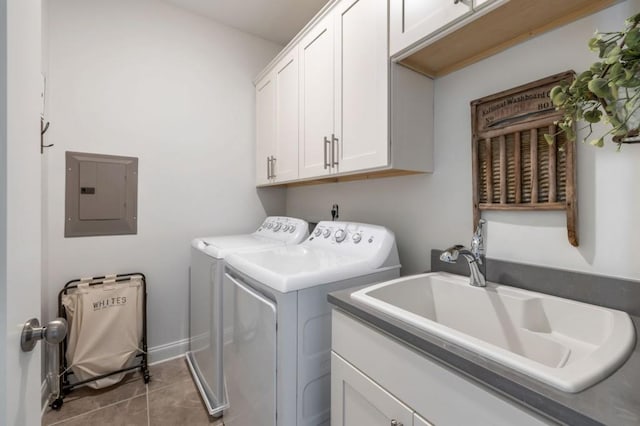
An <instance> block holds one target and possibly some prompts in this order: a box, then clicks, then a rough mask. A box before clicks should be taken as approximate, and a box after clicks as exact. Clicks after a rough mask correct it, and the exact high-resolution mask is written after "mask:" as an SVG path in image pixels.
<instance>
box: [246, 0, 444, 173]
mask: <svg viewBox="0 0 640 426" xmlns="http://www.w3.org/2000/svg"><path fill="white" fill-rule="evenodd" d="M388 36H389V28H388V9H387V3H386V2H385V1H382V0H340V1H334V2H332V3H331V4H330V5H329V6H327V8H326V9H325V10H324V11H323V13H322V15H320V16H318V17H316V18H314V21H313V24H311V25H309V26H308V27H307V28H305V29H304V30H303V32H302V33H301V34H300V35H298V36H296V39H295V40H294V41H293V42H292V43H291V44H290V45H289V46H287V47H286V48H285V50H284V51H283V52H282V53H281V54H280V55H278V57H277V59H275V60H274V61H273V63H272V64H271V65H269V67H267V69H266V70H265V71H263V73H262V74H261V77H260V79H259V81H258V83H257V86H256V90H257V92H256V101H257V103H258V107H257V115H258V116H257V118H256V123H257V129H256V131H257V133H258V135H257V145H258V146H257V150H256V156H257V160H256V161H257V176H258V178H257V185H271V184H279V183H290V182H295V181H298V180H301V179H307V180H310V179H323V178H328V177H331V178H334V177H335V178H337V179H340V178H341V177H342V176H345V175H349V176H354V175H358V176H362V177H370V176H373V175H374V174H377V175H384V176H391V175H400V174H411V173H425V172H430V171H432V170H433V169H432V157H433V81H432V80H431V79H429V78H428V77H425V76H424V75H421V74H418V73H415V72H414V71H410V70H409V69H406V68H404V69H402V70H399V69H398V67H399V65H396V64H393V66H392V65H391V64H390V60H389V48H388ZM271 108H272V109H271ZM270 120H273V123H274V124H273V125H270V124H269V122H270ZM390 120H391V121H390ZM267 176H268V177H267Z"/></svg>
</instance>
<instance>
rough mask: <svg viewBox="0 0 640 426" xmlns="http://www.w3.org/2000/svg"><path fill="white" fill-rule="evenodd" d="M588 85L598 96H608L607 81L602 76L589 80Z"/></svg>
mask: <svg viewBox="0 0 640 426" xmlns="http://www.w3.org/2000/svg"><path fill="white" fill-rule="evenodd" d="M588 87H589V90H590V91H591V92H592V93H594V94H595V95H596V96H597V97H599V98H606V97H607V96H609V93H610V92H609V83H608V82H607V80H605V79H604V78H594V79H593V80H591V81H590V82H589V84H588Z"/></svg>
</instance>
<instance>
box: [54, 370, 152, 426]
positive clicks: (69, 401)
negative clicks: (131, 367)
mask: <svg viewBox="0 0 640 426" xmlns="http://www.w3.org/2000/svg"><path fill="white" fill-rule="evenodd" d="M145 392H146V386H145V384H144V380H143V378H142V375H141V374H140V373H139V372H134V373H130V374H128V375H127V376H126V377H125V379H124V380H123V381H122V382H120V383H118V384H116V385H113V386H109V387H108V388H104V389H91V388H89V387H82V388H78V389H74V390H73V391H72V392H71V393H69V394H68V395H67V396H65V398H64V403H63V404H62V407H61V408H60V410H58V411H55V410H51V409H50V408H48V409H47V411H46V412H45V415H44V416H43V418H42V424H43V425H49V424H52V423H56V422H59V421H61V420H64V419H68V418H71V417H75V416H78V415H80V414H83V413H87V412H89V411H92V410H96V409H98V408H102V407H105V406H107V405H111V404H114V403H116V402H120V401H124V400H128V399H131V398H133V397H135V396H140V395H144V394H145Z"/></svg>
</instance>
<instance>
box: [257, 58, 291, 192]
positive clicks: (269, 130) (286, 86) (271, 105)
mask: <svg viewBox="0 0 640 426" xmlns="http://www.w3.org/2000/svg"><path fill="white" fill-rule="evenodd" d="M298 93H299V91H298V55H297V51H293V52H290V53H289V54H287V55H286V56H284V57H283V58H282V59H281V60H280V61H279V62H278V63H277V64H276V66H275V68H274V69H273V70H272V71H271V72H270V73H268V74H267V75H266V76H265V77H264V78H262V79H261V80H260V81H259V82H258V83H257V84H256V184H257V185H266V184H272V183H278V182H284V181H290V180H294V179H296V178H297V177H298V112H299V108H298V101H299V96H298Z"/></svg>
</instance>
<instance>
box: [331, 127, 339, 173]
mask: <svg viewBox="0 0 640 426" xmlns="http://www.w3.org/2000/svg"><path fill="white" fill-rule="evenodd" d="M336 150H338V138H336V135H334V134H333V133H331V167H335V166H337V165H338V163H339V161H338V153H339V150H338V152H336Z"/></svg>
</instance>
